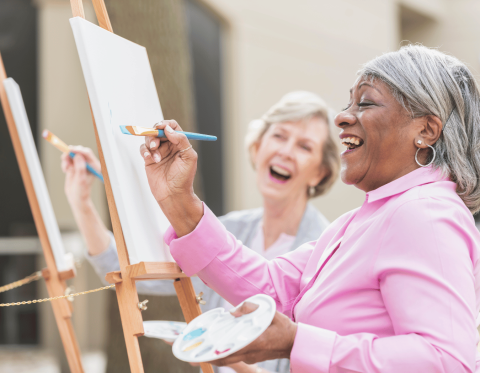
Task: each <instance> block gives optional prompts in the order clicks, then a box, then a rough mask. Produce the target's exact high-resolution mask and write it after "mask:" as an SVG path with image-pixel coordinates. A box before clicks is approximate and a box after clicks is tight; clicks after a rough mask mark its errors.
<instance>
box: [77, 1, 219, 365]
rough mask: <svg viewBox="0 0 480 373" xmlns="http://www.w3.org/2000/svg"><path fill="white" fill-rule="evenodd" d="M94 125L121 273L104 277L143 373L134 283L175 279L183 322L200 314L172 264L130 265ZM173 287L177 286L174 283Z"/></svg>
mask: <svg viewBox="0 0 480 373" xmlns="http://www.w3.org/2000/svg"><path fill="white" fill-rule="evenodd" d="M92 1H93V6H94V9H95V14H96V16H97V20H98V23H99V25H100V27H102V28H104V29H105V30H107V31H110V32H112V33H113V29H112V25H111V23H110V19H109V16H108V13H107V9H106V7H105V3H104V1H103V0H92ZM70 3H71V6H72V12H73V16H74V17H81V18H85V13H84V11H83V5H82V0H70ZM90 112H91V114H92V120H93V125H94V129H95V138H96V141H97V148H98V155H99V158H100V163H101V165H102V174H103V178H104V180H105V191H106V194H107V202H108V209H109V212H110V218H111V221H112V227H113V234H114V236H115V241H116V244H117V252H118V259H119V264H120V273H118V272H115V273H111V274H108V275H107V276H106V279H107V281H113V282H114V283H115V284H116V286H115V288H116V292H117V300H118V306H119V309H120V318H121V320H122V327H123V334H124V337H125V344H126V346H127V354H128V360H129V364H130V370H131V371H132V372H133V373H143V372H144V370H143V363H142V357H141V354H140V347H139V344H138V337H139V336H142V335H143V334H144V330H143V318H142V315H141V311H140V309H139V307H138V303H139V300H138V293H137V289H136V287H135V281H136V280H145V279H154V278H156V279H177V280H178V282H179V284H181V286H179V285H175V290H176V291H177V296H178V299H179V302H180V306H181V307H182V311H183V314H184V317H185V320H186V321H187V323H188V322H190V321H191V320H193V319H194V318H195V317H197V316H198V315H200V314H201V313H202V312H201V310H200V306H199V305H198V303H197V300H196V295H195V291H194V289H193V286H192V282H191V280H190V278H188V277H186V276H185V275H184V274H183V273H182V271H181V270H180V268H179V267H178V265H177V264H175V263H144V262H141V263H138V264H135V265H130V260H129V256H128V250H127V246H126V243H125V238H124V236H123V230H122V226H121V224H120V218H119V216H118V211H117V207H116V204H115V199H114V197H113V192H112V186H111V183H110V179H109V177H108V170H107V167H106V164H105V159H104V156H103V151H102V146H101V143H100V139H99V137H98V131H97V126H96V123H95V118H94V116H93V112H92V108H91V106H90ZM175 284H176V283H175ZM201 367H202V370H203V372H204V373H213V368H212V366H211V365H210V364H201Z"/></svg>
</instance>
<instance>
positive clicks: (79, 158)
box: [73, 153, 87, 176]
mask: <svg viewBox="0 0 480 373" xmlns="http://www.w3.org/2000/svg"><path fill="white" fill-rule="evenodd" d="M73 167H74V169H75V174H76V175H81V176H83V175H86V174H87V162H86V161H85V158H84V156H83V155H82V154H80V153H76V154H75V157H73Z"/></svg>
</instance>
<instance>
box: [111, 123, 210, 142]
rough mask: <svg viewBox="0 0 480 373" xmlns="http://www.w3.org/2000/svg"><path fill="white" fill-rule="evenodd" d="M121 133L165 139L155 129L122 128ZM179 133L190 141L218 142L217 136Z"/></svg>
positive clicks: (159, 131) (160, 131) (162, 134)
mask: <svg viewBox="0 0 480 373" xmlns="http://www.w3.org/2000/svg"><path fill="white" fill-rule="evenodd" d="M120 131H122V133H123V134H125V135H132V136H154V137H164V138H166V137H167V136H165V132H164V131H163V130H157V129H155V128H146V127H138V126H120ZM175 132H178V133H183V134H184V135H185V136H187V139H189V140H202V141H216V140H217V137H216V136H210V135H202V134H201V133H193V132H183V131H175Z"/></svg>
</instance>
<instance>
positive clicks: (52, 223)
mask: <svg viewBox="0 0 480 373" xmlns="http://www.w3.org/2000/svg"><path fill="white" fill-rule="evenodd" d="M3 86H4V87H5V91H6V92H7V97H8V103H9V104H10V108H11V110H12V114H13V119H14V120H15V126H16V127H17V131H18V135H19V137H20V143H21V145H22V150H23V153H24V154H25V158H26V161H27V166H28V171H29V173H30V176H31V178H32V183H33V188H34V190H35V194H36V196H37V200H38V204H39V205H40V212H41V214H42V218H43V222H44V223H45V228H46V230H47V235H48V240H49V241H50V246H51V248H52V251H53V256H54V258H55V264H56V265H57V269H58V271H66V270H68V269H70V268H69V265H68V264H67V263H68V261H67V260H66V259H65V249H64V247H63V243H62V239H61V236H60V230H59V229H58V224H57V220H56V218H55V213H54V212H53V207H52V202H51V200H50V195H49V194H48V189H47V184H46V183H45V178H44V176H43V171H42V166H41V164H40V159H39V158H38V153H37V148H36V146H35V141H33V135H32V129H31V127H30V123H29V121H28V117H27V112H26V110H25V104H24V103H23V98H22V93H21V92H20V87H19V86H18V84H17V83H16V82H15V80H13V79H12V78H7V79H5V80H4V82H3Z"/></svg>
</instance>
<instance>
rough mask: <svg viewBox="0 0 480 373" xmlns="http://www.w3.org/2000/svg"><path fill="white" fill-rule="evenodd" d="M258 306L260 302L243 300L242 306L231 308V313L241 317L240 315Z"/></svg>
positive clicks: (250, 311)
mask: <svg viewBox="0 0 480 373" xmlns="http://www.w3.org/2000/svg"><path fill="white" fill-rule="evenodd" d="M257 308H258V304H255V303H250V302H243V303H242V304H241V305H240V306H238V307H237V308H234V309H233V310H231V311H230V313H231V314H232V315H233V316H235V317H240V316H243V315H247V314H249V313H252V312H253V311H255V310H256V309H257Z"/></svg>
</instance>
